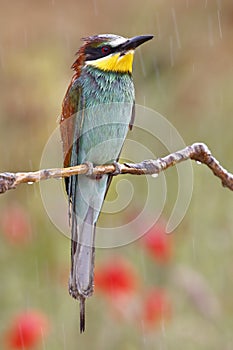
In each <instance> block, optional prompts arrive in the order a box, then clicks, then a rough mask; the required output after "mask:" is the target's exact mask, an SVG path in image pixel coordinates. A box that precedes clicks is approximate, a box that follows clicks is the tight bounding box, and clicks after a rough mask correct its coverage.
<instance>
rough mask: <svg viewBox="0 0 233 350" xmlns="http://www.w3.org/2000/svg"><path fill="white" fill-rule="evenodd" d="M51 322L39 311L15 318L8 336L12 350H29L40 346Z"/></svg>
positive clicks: (25, 313)
mask: <svg viewBox="0 0 233 350" xmlns="http://www.w3.org/2000/svg"><path fill="white" fill-rule="evenodd" d="M48 329H49V322H48V319H47V317H46V316H45V315H44V314H42V313H40V312H38V311H28V312H23V313H21V314H19V315H17V316H16V317H15V319H14V320H13V322H12V324H11V326H10V328H9V330H8V331H7V334H6V342H7V344H8V346H9V348H10V349H24V350H26V349H29V348H31V347H33V346H36V345H38V344H39V343H40V342H41V341H42V339H43V337H44V336H45V335H46V334H47V332H48Z"/></svg>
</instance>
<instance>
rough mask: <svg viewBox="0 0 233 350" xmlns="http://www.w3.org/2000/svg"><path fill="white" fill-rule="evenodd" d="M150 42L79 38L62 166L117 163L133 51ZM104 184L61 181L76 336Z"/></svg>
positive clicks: (129, 113) (89, 179)
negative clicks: (68, 229)
mask: <svg viewBox="0 0 233 350" xmlns="http://www.w3.org/2000/svg"><path fill="white" fill-rule="evenodd" d="M151 38H152V36H139V37H134V38H132V39H125V38H123V37H119V36H115V35H109V34H106V35H99V36H93V37H89V38H86V39H85V44H84V45H83V46H82V47H81V48H80V49H79V51H78V59H77V61H76V62H75V63H74V65H73V68H74V69H75V72H76V73H75V75H74V77H73V79H72V81H71V84H70V86H69V88H68V90H67V93H66V96H65V98H64V101H63V111H62V117H61V134H62V140H63V149H64V164H65V166H74V165H77V164H81V163H84V162H90V163H93V164H94V165H95V164H106V163H112V162H113V161H115V160H118V158H119V155H120V152H121V149H122V146H123V143H124V141H125V138H126V135H127V132H128V129H129V128H131V126H132V123H133V119H134V98H135V96H134V86H133V81H132V76H131V71H132V57H133V51H134V49H135V48H136V47H137V46H138V45H140V44H142V43H143V42H145V41H147V40H149V39H151ZM110 182H111V176H109V175H102V176H93V175H78V176H72V177H71V178H68V179H66V189H67V192H68V196H69V200H70V208H71V209H70V212H71V273H70V280H69V291H70V294H71V295H72V296H73V297H74V298H76V299H79V300H80V330H81V331H84V324H85V319H84V316H85V310H84V306H85V299H86V298H87V297H89V296H90V295H91V294H92V292H93V275H94V250H95V248H94V241H95V227H96V222H97V219H98V217H99V214H100V210H101V207H102V205H103V201H104V198H105V195H106V192H107V190H108V187H109V184H110Z"/></svg>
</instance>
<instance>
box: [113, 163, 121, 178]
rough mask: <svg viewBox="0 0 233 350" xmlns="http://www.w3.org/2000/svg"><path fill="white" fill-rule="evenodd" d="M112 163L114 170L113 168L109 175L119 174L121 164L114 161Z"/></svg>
mask: <svg viewBox="0 0 233 350" xmlns="http://www.w3.org/2000/svg"><path fill="white" fill-rule="evenodd" d="M113 165H114V166H115V170H114V172H113V173H111V175H112V176H114V175H119V174H121V165H120V163H118V162H116V161H114V162H113Z"/></svg>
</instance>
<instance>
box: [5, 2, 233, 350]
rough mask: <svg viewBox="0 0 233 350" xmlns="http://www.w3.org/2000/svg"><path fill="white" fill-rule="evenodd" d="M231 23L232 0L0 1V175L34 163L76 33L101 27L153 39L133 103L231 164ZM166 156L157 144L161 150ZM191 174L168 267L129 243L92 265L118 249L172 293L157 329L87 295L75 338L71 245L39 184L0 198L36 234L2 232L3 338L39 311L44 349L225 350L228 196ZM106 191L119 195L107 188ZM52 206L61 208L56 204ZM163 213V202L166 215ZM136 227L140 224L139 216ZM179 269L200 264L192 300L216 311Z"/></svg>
mask: <svg viewBox="0 0 233 350" xmlns="http://www.w3.org/2000/svg"><path fill="white" fill-rule="evenodd" d="M232 21H233V5H232V4H231V3H230V2H229V1H227V0H225V1H224V0H223V1H221V2H211V1H191V0H190V1H187V0H186V1H180V2H177V3H174V2H172V1H166V2H162V1H153V0H147V1H144V2H143V3H142V2H139V1H131V0H130V1H127V2H125V1H122V0H119V1H117V2H107V1H104V0H102V1H98V0H96V1H85V2H81V1H79V2H77V1H69V2H65V1H56V0H55V1H50V2H48V1H41V2H30V1H28V0H25V1H20V2H14V3H11V2H4V1H2V2H1V21H0V77H1V79H0V82H1V89H0V116H1V117H0V149H1V171H21V170H22V171H23V170H36V169H37V168H38V167H39V164H40V158H41V154H42V151H43V147H44V145H45V143H46V142H47V139H48V137H49V136H50V134H51V133H52V131H53V130H54V128H55V127H56V126H57V124H56V123H57V121H56V120H57V116H58V115H59V113H60V110H61V102H62V98H63V96H64V93H65V90H66V87H67V86H68V83H69V80H70V77H71V74H72V72H71V71H70V70H69V67H70V66H71V64H72V61H73V59H74V53H75V51H76V50H77V48H78V47H79V45H80V38H81V37H83V36H87V35H90V34H95V33H101V32H109V33H110V32H113V33H118V34H121V35H125V36H133V35H137V34H146V33H154V34H155V38H154V40H153V41H151V42H150V43H148V44H147V45H145V46H143V47H142V48H141V49H140V50H139V51H138V52H137V54H136V57H135V64H134V80H135V85H136V97H137V103H138V104H142V105H146V106H148V107H150V108H152V109H155V110H157V111H158V112H160V113H161V114H162V115H164V116H165V117H166V118H168V120H169V121H170V122H171V123H172V124H173V125H174V126H175V127H176V128H177V130H178V131H179V133H180V134H181V135H182V137H183V139H184V140H185V142H186V143H187V144H189V143H193V142H196V141H202V142H205V143H207V144H208V146H209V147H210V149H211V150H212V151H213V152H214V154H215V155H216V157H217V158H218V159H219V160H220V161H221V162H222V164H223V165H225V166H226V167H228V168H229V169H232V129H233V118H232V110H233V102H232V93H233V79H232V73H233V63H232V54H233V43H232V35H233V26H232ZM137 117H139V116H137ZM147 141H148V140H147ZM151 147H152V149H153V145H151ZM160 149H161V153H162V154H160V153H159V152H160ZM165 153H166V151H165V149H164V148H162V147H159V146H158V149H156V154H157V155H158V156H160V155H161V156H162V155H164V154H165ZM193 169H194V189H193V196H192V201H191V205H190V208H189V211H188V213H187V214H186V216H185V218H184V220H183V222H182V223H181V224H180V226H179V227H178V228H177V229H176V231H175V232H174V237H173V242H174V257H173V259H172V262H170V263H169V266H167V267H164V266H160V265H158V264H157V263H156V262H155V261H153V260H152V259H150V257H149V256H148V255H147V253H146V252H145V251H144V250H143V248H142V247H141V246H139V245H137V244H136V243H135V244H131V245H129V246H126V247H123V248H118V249H115V250H111V249H109V250H103V249H100V250H98V251H97V263H98V261H101V260H104V259H105V258H107V257H109V256H111V255H112V254H113V253H114V254H120V255H122V256H124V257H125V258H126V259H128V260H129V261H130V262H131V264H133V265H134V266H135V270H136V271H137V273H138V275H139V276H140V279H141V284H142V285H143V284H145V285H146V287H144V288H147V286H148V287H149V285H158V286H162V287H163V288H165V289H166V290H167V292H168V294H169V295H170V298H171V301H172V307H173V313H172V317H171V320H170V322H168V323H166V326H165V328H164V329H163V327H162V328H161V327H157V328H156V327H155V329H154V330H153V331H152V332H149V333H145V332H144V331H143V327H142V325H139V326H135V325H134V324H130V323H129V322H127V321H126V320H121V319H118V318H114V317H113V316H112V314H111V311H110V308H109V307H107V306H108V304H107V302H106V301H105V300H104V298H103V297H101V296H100V295H98V294H97V295H95V296H94V297H93V298H91V299H90V300H88V303H87V331H86V333H85V334H84V335H82V336H80V335H79V333H78V306H77V305H76V303H75V301H74V300H72V299H71V298H70V297H69V295H68V292H67V290H66V289H67V282H66V281H67V279H68V274H69V272H68V271H69V241H68V239H67V238H65V237H64V236H62V235H60V233H59V232H58V230H57V229H56V228H55V227H54V226H53V224H52V223H51V222H50V221H49V219H48V217H47V214H46V211H45V210H44V208H43V204H42V201H41V197H40V192H39V186H38V185H33V186H29V185H22V186H21V187H19V188H18V189H17V190H14V191H11V192H9V193H6V194H4V195H2V196H1V198H0V210H1V211H3V210H5V209H6V208H10V207H11V205H13V204H14V203H16V204H17V205H19V206H21V207H22V208H24V209H25V210H26V211H27V213H28V214H29V217H30V222H31V225H32V239H31V241H30V242H29V243H28V244H24V245H20V244H18V245H14V244H12V243H10V242H9V241H8V240H7V238H6V237H5V236H4V233H3V232H2V234H1V236H0V240H1V242H0V261H1V264H0V275H1V289H0V307H1V320H0V331H1V333H2V334H4V331H5V329H6V328H7V325H8V324H9V321H10V320H11V318H12V316H13V315H14V314H15V313H16V312H17V311H20V310H22V309H25V308H39V309H41V310H43V311H44V312H45V313H47V314H48V316H49V318H50V320H51V324H52V330H51V332H50V335H49V337H48V338H46V339H45V348H48V349H51V350H52V349H63V348H64V349H76V348H77V347H80V348H81V347H82V348H83V347H87V348H95V349H108V350H109V349H119V348H120V349H121V348H122V349H141V348H145V349H152V348H153V349H154V348H159V347H161V348H165V347H167V348H172V349H180V348H186V349H195V350H197V349H205V350H208V349H211V350H213V349H219V348H232V346H233V340H232V335H231V333H232V332H231V330H232V326H233V324H232V322H233V321H232V320H233V317H232V313H233V298H232V295H233V283H232V255H233V254H232V253H233V243H232V242H233V233H232V232H233V217H232V210H233V204H232V203H233V195H232V193H230V191H228V190H227V189H223V188H222V187H221V185H220V183H219V181H218V180H217V179H215V178H214V177H213V176H212V174H211V173H210V172H209V171H208V170H207V169H206V168H205V167H204V166H198V165H196V164H193ZM166 179H167V182H168V188H169V193H168V198H170V197H169V196H171V198H173V197H174V196H175V194H174V193H173V188H176V186H177V184H176V172H175V170H173V169H172V170H170V171H169V172H168V173H167V175H166ZM155 181H156V180H155ZM134 182H135V184H136V185H135V188H136V190H137V193H136V195H135V196H136V197H135V198H136V201H134V203H133V205H132V206H131V207H130V210H131V213H130V214H129V212H127V211H126V212H123V213H122V217H121V220H123V221H124V220H126V218H127V215H132V211H137V210H138V208H140V203H138V202H139V201H140V195H139V193H140V191H143V190H144V185H143V180H141V179H135V180H134ZM110 195H112V196H113V197H114V195H115V194H114V190H112V191H111V193H110ZM155 201H156V198H155ZM55 205H56V207H57V210H58V211H59V203H55ZM153 209H154V208H153V207H151V208H150V213H148V215H151V213H152V214H153ZM170 211H171V203H170V202H169V201H168V202H167V203H166V206H165V211H164V217H166V216H169V214H170ZM109 220H110V219H109ZM112 220H113V219H112ZM113 222H114V220H113ZM141 224H142V230H143V226H144V225H146V223H145V224H144V223H143V222H142V223H141ZM0 226H1V225H0ZM1 231H2V228H1ZM179 267H186V268H187V270H186V273H187V275H191V276H192V273H193V271H195V272H196V273H197V274H199V275H200V276H201V277H202V279H203V280H204V281H205V283H206V285H208V288H209V289H208V290H209V291H210V292H206V293H207V294H205V293H204V292H203V289H202V286H199V287H200V289H199V290H201V292H200V296H199V298H200V299H203V300H204V302H205V300H207V301H208V300H209V299H211V298H212V297H214V298H215V300H216V303H217V305H218V306H217V309H215V308H214V306H213V310H212V313H211V311H210V312H209V313H207V314H206V309H207V307H205V303H204V305H203V306H200V305H199V306H198V305H197V303H196V302H195V298H193V297H192V293H191V294H190V291H187V289H185V287H184V284H182V283H181V282H179V281H180V278H181V277H182V278H184V276H185V274H184V272H183V273H182V272H181V271H184V270H182V269H179ZM187 271H190V272H187ZM161 276H163V278H161ZM194 281H195V280H193V281H192V280H191V281H190V282H189V285H190V289H191V290H193V289H195V288H196V287H198V286H196V285H195V284H193V285H192V283H194ZM138 293H139V294H140V290H139V292H138ZM203 293H204V294H203ZM208 293H210V294H208ZM205 298H207V299H205ZM206 304H208V303H206ZM211 305H212V304H210V310H211ZM208 307H209V306H208ZM208 310H209V309H208ZM216 310H217V311H216Z"/></svg>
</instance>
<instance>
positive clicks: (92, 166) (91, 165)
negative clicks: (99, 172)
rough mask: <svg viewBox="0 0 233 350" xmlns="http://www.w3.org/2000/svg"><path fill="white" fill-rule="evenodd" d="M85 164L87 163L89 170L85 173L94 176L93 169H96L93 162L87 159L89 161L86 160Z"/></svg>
mask: <svg viewBox="0 0 233 350" xmlns="http://www.w3.org/2000/svg"><path fill="white" fill-rule="evenodd" d="M84 164H86V165H87V167H88V170H87V172H86V174H85V175H86V176H92V175H93V169H94V165H93V163H91V162H88V161H87V162H84Z"/></svg>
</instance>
